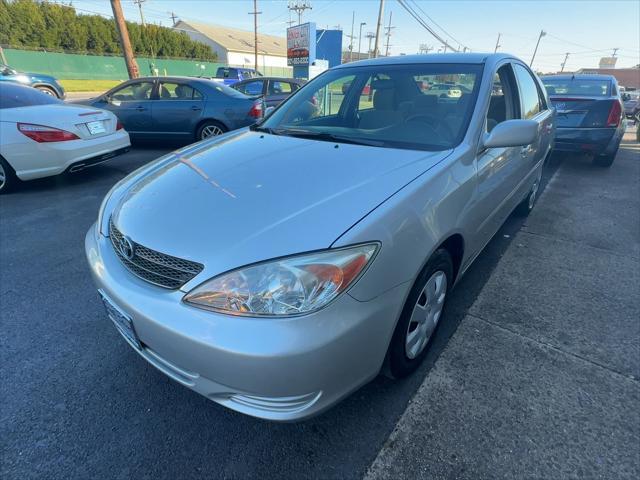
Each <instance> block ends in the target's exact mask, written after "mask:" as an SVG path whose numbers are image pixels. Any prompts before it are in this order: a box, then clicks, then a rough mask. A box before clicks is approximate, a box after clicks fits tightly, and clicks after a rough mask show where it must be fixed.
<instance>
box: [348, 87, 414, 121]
mask: <svg viewBox="0 0 640 480" xmlns="http://www.w3.org/2000/svg"><path fill="white" fill-rule="evenodd" d="M371 87H372V89H373V108H371V109H367V110H363V111H362V112H360V122H359V124H358V127H359V128H362V129H365V130H371V129H375V128H382V127H387V126H390V125H395V124H397V123H400V122H401V121H402V118H403V115H402V113H401V111H400V110H399V109H398V105H397V102H396V88H395V83H394V82H393V81H391V80H377V81H375V82H373V84H372V86H371Z"/></svg>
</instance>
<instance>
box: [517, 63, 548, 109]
mask: <svg viewBox="0 0 640 480" xmlns="http://www.w3.org/2000/svg"><path fill="white" fill-rule="evenodd" d="M514 70H515V72H516V77H517V78H518V85H519V87H520V99H521V100H522V117H523V118H532V117H534V116H536V115H537V114H538V112H540V110H542V108H541V103H540V93H539V92H538V86H537V85H536V82H535V80H534V79H533V77H532V76H531V73H529V71H528V70H527V69H526V68H524V67H523V66H522V65H519V64H515V65H514Z"/></svg>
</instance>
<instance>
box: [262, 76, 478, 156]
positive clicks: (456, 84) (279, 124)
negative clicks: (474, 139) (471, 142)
mask: <svg viewBox="0 0 640 480" xmlns="http://www.w3.org/2000/svg"><path fill="white" fill-rule="evenodd" d="M481 75H482V65H476V64H414V65H375V66H362V67H347V68H339V69H335V70H329V71H327V72H325V73H323V74H322V75H320V76H318V77H316V78H314V79H313V80H311V81H310V82H309V83H307V84H306V85H304V86H303V87H302V88H300V90H298V92H296V93H295V94H294V95H293V96H292V97H290V99H289V100H288V101H287V102H285V103H284V104H282V106H281V107H280V108H278V109H277V110H276V111H275V112H274V113H273V114H272V115H271V116H270V117H269V118H267V120H265V122H264V123H263V124H262V125H261V126H260V127H259V128H260V129H262V130H265V131H268V132H269V133H273V134H276V135H291V136H307V137H313V138H317V139H319V140H327V141H336V142H341V141H342V142H345V143H362V144H366V145H375V146H381V147H390V148H407V149H419V150H447V149H450V148H453V147H455V146H456V145H458V144H459V143H460V142H461V141H462V138H463V137H464V134H465V133H466V130H467V126H468V124H469V119H470V117H471V113H472V111H473V106H474V105H475V101H476V97H477V90H478V86H479V83H480V78H481Z"/></svg>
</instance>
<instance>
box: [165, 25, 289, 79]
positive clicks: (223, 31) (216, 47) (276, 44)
mask: <svg viewBox="0 0 640 480" xmlns="http://www.w3.org/2000/svg"><path fill="white" fill-rule="evenodd" d="M174 28H175V29H176V30H181V31H184V32H185V33H186V34H187V35H189V37H190V38H191V39H192V40H195V41H198V42H201V43H204V44H206V45H209V46H210V47H211V49H212V50H213V51H214V52H216V53H217V54H218V62H220V63H226V64H228V65H231V66H238V67H240V66H241V67H249V68H251V67H253V66H254V61H255V59H254V54H255V52H254V33H253V32H247V31H245V30H238V29H235V28H228V27H223V26H220V25H208V24H206V23H199V22H192V21H191V20H189V21H183V20H180V21H178V22H177V23H176V24H175V25H174ZM258 70H260V71H261V72H262V73H263V74H267V75H268V74H270V73H271V71H274V70H282V72H285V71H289V70H291V69H290V68H287V39H286V38H285V37H275V36H273V35H263V34H261V33H258ZM282 72H280V73H282Z"/></svg>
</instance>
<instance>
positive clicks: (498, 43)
mask: <svg viewBox="0 0 640 480" xmlns="http://www.w3.org/2000/svg"><path fill="white" fill-rule="evenodd" d="M501 35H502V34H501V33H498V39H497V40H496V48H495V50H494V51H493V53H496V52H497V51H498V48H500V47H501V46H502V45H500V36H501Z"/></svg>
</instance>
